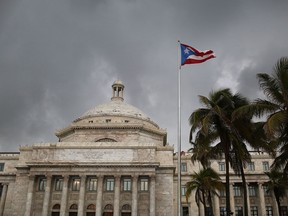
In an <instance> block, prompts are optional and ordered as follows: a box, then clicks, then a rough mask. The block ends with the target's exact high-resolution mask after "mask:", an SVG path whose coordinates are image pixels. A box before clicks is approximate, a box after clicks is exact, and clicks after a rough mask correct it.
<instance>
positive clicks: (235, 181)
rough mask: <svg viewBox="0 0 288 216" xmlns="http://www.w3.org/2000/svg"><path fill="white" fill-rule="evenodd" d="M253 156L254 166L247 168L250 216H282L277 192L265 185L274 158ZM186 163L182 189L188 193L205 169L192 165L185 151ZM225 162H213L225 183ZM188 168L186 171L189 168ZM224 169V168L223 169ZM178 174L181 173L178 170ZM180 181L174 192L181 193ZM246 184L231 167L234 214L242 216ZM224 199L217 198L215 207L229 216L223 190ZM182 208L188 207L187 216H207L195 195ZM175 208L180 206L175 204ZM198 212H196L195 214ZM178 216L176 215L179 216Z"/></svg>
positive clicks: (284, 203)
mask: <svg viewBox="0 0 288 216" xmlns="http://www.w3.org/2000/svg"><path fill="white" fill-rule="evenodd" d="M250 153H251V155H252V160H251V163H250V164H248V165H247V167H246V168H245V170H244V172H245V176H246V182H247V185H246V187H247V189H248V207H249V209H250V211H249V216H255V215H259V216H264V215H268V216H273V215H274V216H279V214H278V207H277V204H276V202H275V198H274V197H273V193H271V192H267V189H266V188H265V187H264V186H263V184H264V183H265V182H267V181H269V179H268V177H267V175H266V174H265V173H264V172H269V170H270V165H271V164H272V163H273V159H272V158H271V157H270V156H269V155H268V154H266V153H263V152H250ZM181 163H182V172H181V173H182V174H181V180H182V183H181V185H182V190H183V191H185V190H186V183H187V182H188V181H190V180H191V174H193V173H194V172H198V171H199V170H200V169H201V165H200V164H199V163H197V162H196V163H195V164H193V163H192V162H191V153H189V152H188V153H187V152H182V156H181ZM174 164H175V166H176V165H177V154H176V155H175V156H174ZM223 164H224V160H213V161H210V166H211V167H212V168H213V169H214V170H215V171H217V172H218V173H219V174H220V177H221V179H222V182H225V167H223ZM183 167H184V169H183ZM185 167H186V169H185ZM223 168H224V169H223ZM176 172H177V170H176ZM176 180H177V179H176V178H174V182H175V184H174V190H177V185H176ZM243 193H244V192H243V184H242V180H241V177H240V176H237V175H235V173H234V172H233V171H232V169H231V168H230V203H231V211H232V212H234V214H233V215H237V216H242V214H241V212H243V206H244V201H243V198H244V197H243ZM219 194H220V197H217V196H214V197H213V200H214V206H213V208H214V209H215V210H216V211H215V214H214V215H215V216H222V215H226V214H225V213H224V212H225V206H226V202H225V192H224V191H221V192H220V191H219ZM287 194H288V193H287ZM181 199H182V208H184V209H185V208H186V210H188V212H189V213H187V214H183V216H187V215H199V216H204V208H203V205H200V206H199V208H198V206H197V205H196V203H195V193H192V195H191V196H190V198H189V200H188V202H187V200H186V197H185V196H184V195H183V194H182V198H181ZM280 204H281V208H282V214H281V216H285V215H288V197H287V196H286V197H284V198H282V199H281V203H280ZM174 206H177V204H176V202H174ZM195 212H196V213H195ZM174 215H176V212H175V214H174Z"/></svg>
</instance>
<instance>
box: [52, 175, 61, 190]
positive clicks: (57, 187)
mask: <svg viewBox="0 0 288 216" xmlns="http://www.w3.org/2000/svg"><path fill="white" fill-rule="evenodd" d="M54 183H55V185H54V189H55V191H62V188H63V178H55V182H54Z"/></svg>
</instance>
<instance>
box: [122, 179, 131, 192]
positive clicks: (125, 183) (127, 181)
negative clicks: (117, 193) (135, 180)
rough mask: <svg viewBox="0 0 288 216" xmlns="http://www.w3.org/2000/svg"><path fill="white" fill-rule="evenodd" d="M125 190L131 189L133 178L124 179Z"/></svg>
mask: <svg viewBox="0 0 288 216" xmlns="http://www.w3.org/2000/svg"><path fill="white" fill-rule="evenodd" d="M123 191H131V178H124V179H123Z"/></svg>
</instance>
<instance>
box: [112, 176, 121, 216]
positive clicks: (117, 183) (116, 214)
mask: <svg viewBox="0 0 288 216" xmlns="http://www.w3.org/2000/svg"><path fill="white" fill-rule="evenodd" d="M120 181H121V176H115V188H114V211H113V215H114V216H119V213H120V208H119V204H120V186H121V182H120Z"/></svg>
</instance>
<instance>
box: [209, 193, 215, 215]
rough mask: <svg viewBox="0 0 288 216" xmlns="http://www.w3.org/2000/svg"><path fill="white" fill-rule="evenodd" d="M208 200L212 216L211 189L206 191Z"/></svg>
mask: <svg viewBox="0 0 288 216" xmlns="http://www.w3.org/2000/svg"><path fill="white" fill-rule="evenodd" d="M208 201H209V206H210V209H211V215H212V216H214V211H213V203H212V197H211V191H209V192H208Z"/></svg>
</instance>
